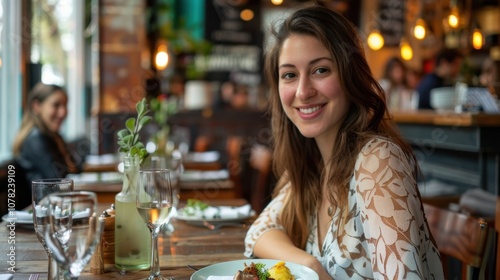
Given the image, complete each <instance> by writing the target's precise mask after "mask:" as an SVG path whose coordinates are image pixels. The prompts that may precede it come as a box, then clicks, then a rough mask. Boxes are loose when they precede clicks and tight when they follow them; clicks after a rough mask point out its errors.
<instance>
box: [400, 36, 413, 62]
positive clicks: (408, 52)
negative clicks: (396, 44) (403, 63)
mask: <svg viewBox="0 0 500 280" xmlns="http://www.w3.org/2000/svg"><path fill="white" fill-rule="evenodd" d="M400 48H401V50H400V51H401V58H403V59H404V60H411V59H412V58H413V49H412V48H411V46H410V44H408V41H406V40H405V39H403V40H401V47H400Z"/></svg>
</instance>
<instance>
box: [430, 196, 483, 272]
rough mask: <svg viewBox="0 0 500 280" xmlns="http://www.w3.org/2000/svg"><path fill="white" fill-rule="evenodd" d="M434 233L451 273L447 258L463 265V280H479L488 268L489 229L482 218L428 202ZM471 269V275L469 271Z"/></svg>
mask: <svg viewBox="0 0 500 280" xmlns="http://www.w3.org/2000/svg"><path fill="white" fill-rule="evenodd" d="M423 205H424V211H425V215H426V217H427V222H428V224H429V228H430V231H431V233H432V236H433V237H434V240H435V242H436V245H437V247H438V250H439V252H440V253H441V256H442V261H443V265H444V268H445V269H444V270H445V276H447V275H448V271H447V258H446V257H447V256H448V257H452V258H455V259H457V260H459V261H460V262H461V263H462V279H479V278H478V277H479V275H481V274H482V273H484V268H485V265H486V256H487V251H488V250H487V249H486V243H487V241H488V234H489V227H488V224H487V222H486V221H484V220H483V219H481V218H476V217H472V216H468V215H465V214H463V213H459V212H455V211H451V210H448V209H444V208H439V207H437V206H433V205H430V204H426V203H424V204H423ZM467 268H470V273H469V271H468V270H467ZM471 274H472V275H471Z"/></svg>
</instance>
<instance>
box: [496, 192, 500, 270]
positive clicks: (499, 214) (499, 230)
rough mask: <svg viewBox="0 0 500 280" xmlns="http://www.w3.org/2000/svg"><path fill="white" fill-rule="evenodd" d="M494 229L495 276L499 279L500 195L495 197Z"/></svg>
mask: <svg viewBox="0 0 500 280" xmlns="http://www.w3.org/2000/svg"><path fill="white" fill-rule="evenodd" d="M495 231H496V234H497V240H496V244H497V248H496V251H497V255H496V259H497V260H496V266H495V269H496V278H495V279H500V197H497V204H496V211H495Z"/></svg>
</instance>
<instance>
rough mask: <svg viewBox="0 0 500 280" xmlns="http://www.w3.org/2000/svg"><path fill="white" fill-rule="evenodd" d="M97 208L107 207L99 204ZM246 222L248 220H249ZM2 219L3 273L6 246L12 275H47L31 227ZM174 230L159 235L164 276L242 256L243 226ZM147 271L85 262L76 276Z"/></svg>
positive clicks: (178, 225)
mask: <svg viewBox="0 0 500 280" xmlns="http://www.w3.org/2000/svg"><path fill="white" fill-rule="evenodd" d="M245 203H246V201H245V200H242V199H231V200H214V201H211V204H212V205H217V204H218V205H234V206H239V205H243V204H245ZM99 207H100V208H102V209H104V208H106V207H108V205H107V204H105V205H102V204H100V206H99ZM249 222H250V221H249ZM6 224H7V223H6V222H2V223H1V224H0V252H2V254H0V273H7V272H8V270H7V269H8V267H9V264H8V263H7V261H8V260H9V256H8V252H10V249H11V248H10V247H13V249H14V250H15V266H16V273H15V274H14V279H16V280H17V279H28V277H29V275H30V274H35V273H38V274H40V278H39V279H47V254H46V253H45V250H44V249H43V247H42V245H41V244H40V242H39V241H38V239H37V237H36V235H35V233H34V231H33V229H23V228H19V227H17V228H16V229H15V230H13V231H10V230H9V228H8V227H7V226H6ZM173 225H174V227H175V231H174V233H173V234H172V235H171V236H167V235H165V234H161V236H160V237H159V241H158V243H159V253H160V255H161V256H160V266H161V270H162V275H163V276H164V277H173V278H174V279H175V280H188V279H189V278H190V276H191V275H192V274H193V273H194V270H193V269H191V268H189V267H188V266H187V265H191V266H194V267H198V268H201V267H204V266H207V265H211V264H215V263H219V262H224V261H230V260H238V259H244V258H245V257H244V256H243V251H244V238H245V235H246V231H247V229H246V228H243V227H241V228H236V227H223V228H221V229H219V230H216V231H212V230H210V229H207V228H204V227H198V226H193V225H189V224H186V223H185V222H183V221H178V220H173ZM8 236H13V238H15V244H8ZM147 275H149V271H137V272H129V273H127V274H125V275H121V274H120V273H119V272H118V270H117V269H116V268H115V267H114V265H112V264H106V266H105V273H104V274H100V275H94V274H92V273H90V272H89V265H87V266H86V268H85V269H84V272H83V274H82V275H81V276H80V278H79V279H82V280H85V279H89V280H90V279H145V278H146V277H147Z"/></svg>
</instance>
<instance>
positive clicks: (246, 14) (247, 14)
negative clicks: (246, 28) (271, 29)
mask: <svg viewBox="0 0 500 280" xmlns="http://www.w3.org/2000/svg"><path fill="white" fill-rule="evenodd" d="M253 17H254V13H253V11H252V10H250V9H244V10H243V11H241V13H240V18H241V19H242V20H244V21H251V20H252V19H253Z"/></svg>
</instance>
